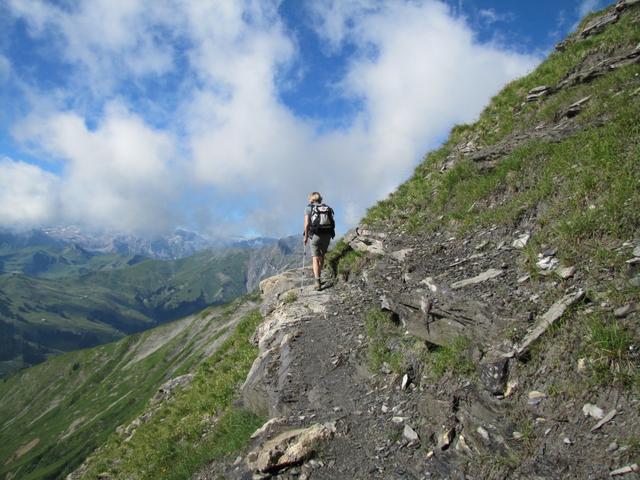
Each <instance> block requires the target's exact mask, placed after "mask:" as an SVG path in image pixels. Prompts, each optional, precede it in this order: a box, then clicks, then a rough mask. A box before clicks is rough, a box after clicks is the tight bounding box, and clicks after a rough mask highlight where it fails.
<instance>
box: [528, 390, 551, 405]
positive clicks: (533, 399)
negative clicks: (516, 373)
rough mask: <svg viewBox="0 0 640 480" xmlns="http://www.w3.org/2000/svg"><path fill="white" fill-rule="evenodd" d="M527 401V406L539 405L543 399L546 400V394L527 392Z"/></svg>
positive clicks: (535, 391)
mask: <svg viewBox="0 0 640 480" xmlns="http://www.w3.org/2000/svg"><path fill="white" fill-rule="evenodd" d="M528 397H529V400H528V402H527V403H528V404H529V405H537V404H539V403H540V402H541V401H542V400H543V399H545V398H547V394H546V393H543V392H539V391H537V390H532V391H530V392H529V395H528Z"/></svg>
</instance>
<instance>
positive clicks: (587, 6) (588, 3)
mask: <svg viewBox="0 0 640 480" xmlns="http://www.w3.org/2000/svg"><path fill="white" fill-rule="evenodd" d="M600 3H601V0H582V1H581V2H580V4H579V5H578V15H579V16H580V18H582V17H584V16H585V15H586V14H587V13H590V12H593V11H594V10H596V9H597V8H598V6H599V5H600Z"/></svg>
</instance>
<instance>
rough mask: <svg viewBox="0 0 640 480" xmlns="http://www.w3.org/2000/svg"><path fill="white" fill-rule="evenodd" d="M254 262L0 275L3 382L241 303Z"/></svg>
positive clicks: (216, 260)
mask: <svg viewBox="0 0 640 480" xmlns="http://www.w3.org/2000/svg"><path fill="white" fill-rule="evenodd" d="M250 255H251V253H250V252H249V251H247V250H224V251H219V252H212V251H204V252H200V253H198V254H196V255H193V256H191V257H188V258H184V259H181V260H175V261H162V260H144V261H140V262H137V263H135V264H134V265H127V261H126V258H118V257H113V256H99V257H92V258H94V259H95V258H100V260H99V261H98V260H94V261H93V263H85V264H84V266H83V267H82V268H83V269H90V268H93V269H96V270H94V271H91V272H90V273H84V274H77V273H76V274H74V273H69V270H66V273H65V272H63V271H62V270H60V269H59V270H54V271H55V272H57V273H56V274H55V275H54V274H53V273H52V271H47V272H46V275H44V277H37V276H31V275H27V274H25V273H9V274H4V275H0V331H1V332H2V336H1V337H0V338H1V339H2V340H1V342H2V346H3V348H2V350H1V353H0V375H2V374H6V373H10V372H12V371H15V370H17V369H19V368H21V367H23V366H27V365H32V364H35V363H38V362H40V361H42V360H44V359H45V358H46V357H47V356H49V355H51V354H57V353H60V352H65V351H70V350H74V349H77V348H85V347H89V346H94V345H98V344H101V343H105V342H108V341H112V340H116V339H118V338H122V337H123V336H124V335H127V334H131V333H134V332H139V331H141V330H145V329H147V328H150V327H152V326H154V325H158V324H160V323H162V322H166V321H169V320H174V319H176V318H180V317H182V316H184V315H188V314H190V313H192V312H194V311H198V310H201V309H203V308H204V307H206V306H207V305H212V304H221V303H224V302H227V301H229V300H231V299H233V298H236V297H238V296H240V295H242V294H244V293H245V292H246V286H245V281H246V278H245V275H246V269H247V263H248V261H249V258H250ZM107 265H108V267H107ZM65 268H66V267H65ZM71 272H73V269H72V270H71ZM63 273H65V274H64V275H63ZM47 277H49V278H47ZM52 277H54V278H52Z"/></svg>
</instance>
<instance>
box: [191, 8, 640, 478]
mask: <svg viewBox="0 0 640 480" xmlns="http://www.w3.org/2000/svg"><path fill="white" fill-rule="evenodd" d="M639 118H640V2H638V1H636V0H627V1H620V2H618V3H617V4H616V5H614V6H611V7H610V8H608V9H607V10H605V11H603V12H601V13H599V14H596V15H593V16H590V17H589V18H587V19H586V20H585V21H584V22H583V23H582V24H581V26H580V28H579V30H578V32H577V33H576V34H574V35H573V36H572V37H570V38H569V39H567V40H566V41H565V42H563V43H562V44H561V45H559V46H558V51H557V52H554V53H553V54H552V55H551V56H550V58H549V59H548V60H547V61H546V62H545V63H543V64H542V65H541V66H540V67H539V68H538V69H537V70H536V71H535V72H533V73H532V74H531V75H529V76H528V77H526V78H523V79H521V80H518V81H516V82H514V83H512V84H510V85H508V86H507V87H506V88H505V89H504V90H503V91H502V92H501V93H500V94H499V95H498V96H497V97H496V98H494V99H493V100H492V102H491V104H490V105H489V106H488V108H487V109H486V110H485V112H484V113H483V114H482V116H481V118H480V119H479V121H478V122H477V123H475V124H473V125H465V126H461V127H457V128H455V129H454V131H453V132H452V135H451V138H450V139H449V141H448V142H447V143H446V144H445V145H444V146H443V147H442V148H441V149H440V150H437V151H435V152H433V153H431V154H429V155H428V156H427V158H426V159H425V161H424V162H423V163H422V164H421V165H420V166H419V167H418V168H417V169H416V172H415V174H414V176H413V177H412V178H411V179H409V180H408V181H407V182H406V183H405V184H403V185H402V186H401V187H400V188H399V189H398V191H397V192H395V193H394V194H392V195H391V196H390V197H389V198H388V199H387V200H385V201H383V202H380V203H379V204H378V205H376V206H375V207H373V208H372V209H371V210H370V211H369V212H368V214H367V216H366V218H365V219H364V220H363V224H362V225H360V226H359V227H358V228H356V229H355V230H354V231H352V232H350V233H349V234H348V235H346V236H345V238H344V239H343V241H342V242H341V243H339V244H338V246H337V248H336V249H335V250H334V253H333V255H332V258H331V259H330V262H329V263H330V266H331V267H332V270H333V272H334V274H335V278H336V280H335V282H334V283H333V284H331V285H328V286H327V288H326V290H325V291H323V292H320V293H316V292H313V291H311V289H306V290H304V291H302V292H300V290H299V288H297V281H296V280H297V278H299V277H298V275H299V274H300V272H299V271H298V272H290V273H288V274H285V275H281V276H278V277H275V278H272V279H268V280H265V281H264V282H263V284H262V289H263V294H264V303H263V312H264V313H265V315H266V317H265V321H264V322H263V323H262V324H261V326H260V328H259V330H258V333H257V335H256V341H257V343H258V345H259V348H260V354H259V356H258V359H257V360H256V362H255V363H254V365H253V367H252V369H251V372H250V373H249V375H248V377H247V379H246V381H245V383H244V385H243V388H242V398H243V401H244V404H245V405H246V406H247V407H248V408H250V409H252V410H253V411H254V412H256V413H258V414H260V415H264V416H267V417H269V418H270V420H269V422H267V424H265V426H264V427H263V428H262V429H260V430H259V431H257V432H256V434H255V435H254V437H252V440H251V442H250V444H249V445H248V446H247V447H246V448H245V449H244V451H243V452H242V454H241V455H240V456H239V457H238V458H237V459H236V456H235V455H233V456H230V457H229V458H228V459H227V460H226V461H218V462H213V463H211V464H210V465H209V466H207V467H206V468H203V469H202V470H201V471H200V473H199V474H198V475H196V477H195V478H198V479H215V478H220V477H224V478H250V477H251V476H253V478H267V477H276V478H284V479H293V478H310V479H316V478H317V479H335V478H358V479H365V478H366V479H372V478H380V479H426V478H443V479H445V478H460V479H463V478H500V479H502V478H522V479H530V478H536V479H557V478H571V479H585V478H608V477H610V476H613V477H617V476H624V478H639V475H640V467H638V463H640V462H639V460H640V449H639V445H640V418H639V415H638V407H639V405H640V400H639V397H638V394H639V393H640V356H639V354H638V348H639V346H640V329H639V328H638V319H639V318H640V317H639V315H640V313H639V311H638V304H637V302H638V298H640V271H639V270H638V268H639V265H640V237H639V236H638V232H639V231H640V188H639V187H640V122H638V119H639Z"/></svg>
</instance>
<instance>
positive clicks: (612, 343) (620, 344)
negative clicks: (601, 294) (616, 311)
mask: <svg viewBox="0 0 640 480" xmlns="http://www.w3.org/2000/svg"><path fill="white" fill-rule="evenodd" d="M636 345H637V342H636V341H635V339H634V337H633V334H632V333H631V332H630V331H629V330H628V329H627V328H626V327H624V326H623V325H622V323H621V322H619V321H618V320H616V319H614V318H610V317H608V316H594V317H592V318H590V319H589V320H588V322H587V338H586V350H587V354H588V355H589V357H590V359H591V365H592V373H593V378H594V381H595V382H596V383H601V384H610V383H619V384H623V385H632V384H634V383H635V384H638V383H639V382H638V380H639V377H640V372H639V369H638V366H639V365H638V358H637V355H633V351H634V349H635V348H637V346H636Z"/></svg>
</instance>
